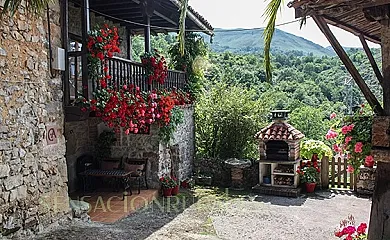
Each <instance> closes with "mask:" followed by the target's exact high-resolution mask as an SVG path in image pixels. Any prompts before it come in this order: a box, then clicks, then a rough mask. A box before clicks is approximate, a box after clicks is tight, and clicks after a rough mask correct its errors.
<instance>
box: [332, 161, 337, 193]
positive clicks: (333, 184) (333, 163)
mask: <svg viewBox="0 0 390 240" xmlns="http://www.w3.org/2000/svg"><path fill="white" fill-rule="evenodd" d="M335 161H336V158H335V157H332V171H331V180H332V187H334V186H335V180H334V178H335V176H334V172H335V170H336V167H335Z"/></svg>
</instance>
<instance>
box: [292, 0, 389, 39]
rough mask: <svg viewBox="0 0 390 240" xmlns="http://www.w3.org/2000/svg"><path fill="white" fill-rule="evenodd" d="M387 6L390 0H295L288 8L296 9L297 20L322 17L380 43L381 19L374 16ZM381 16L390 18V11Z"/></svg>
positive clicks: (329, 22) (332, 23)
mask: <svg viewBox="0 0 390 240" xmlns="http://www.w3.org/2000/svg"><path fill="white" fill-rule="evenodd" d="M387 4H390V0H294V1H292V2H290V3H289V4H288V6H289V7H293V8H295V17H296V18H301V17H305V16H313V15H317V16H321V17H323V19H324V20H325V21H326V22H327V23H328V24H331V25H333V26H336V27H339V28H341V29H344V30H346V31H348V32H351V33H353V34H355V35H357V36H360V35H363V36H364V37H365V38H366V39H367V40H369V41H372V42H374V43H380V42H381V23H380V20H381V19H380V17H378V18H376V17H374V18H373V17H372V16H373V15H375V14H378V13H377V11H380V9H381V8H383V7H384V6H385V7H386V8H387V6H386V5H387ZM381 14H385V15H386V16H383V18H388V17H389V11H387V12H386V13H381Z"/></svg>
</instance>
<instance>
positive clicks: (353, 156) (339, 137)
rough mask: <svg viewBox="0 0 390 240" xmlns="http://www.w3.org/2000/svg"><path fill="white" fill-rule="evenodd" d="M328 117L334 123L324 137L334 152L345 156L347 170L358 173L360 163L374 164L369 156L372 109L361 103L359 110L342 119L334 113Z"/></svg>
mask: <svg viewBox="0 0 390 240" xmlns="http://www.w3.org/2000/svg"><path fill="white" fill-rule="evenodd" d="M330 118H331V121H334V123H333V125H332V126H331V128H330V129H329V131H328V133H327V134H326V135H325V138H326V139H327V140H328V141H330V142H331V143H332V148H333V151H334V152H335V153H336V154H341V155H346V156H347V158H348V163H349V166H348V169H347V171H348V172H353V173H358V170H359V167H360V166H361V165H362V164H364V165H370V166H372V165H373V164H374V158H373V157H372V156H371V127H372V120H373V113H372V111H371V110H370V109H367V108H366V107H365V106H364V104H362V105H361V106H360V110H358V111H357V112H356V113H355V114H354V115H352V116H348V117H345V118H344V119H343V120H340V119H337V116H336V114H334V113H332V114H331V116H330ZM340 125H341V127H340Z"/></svg>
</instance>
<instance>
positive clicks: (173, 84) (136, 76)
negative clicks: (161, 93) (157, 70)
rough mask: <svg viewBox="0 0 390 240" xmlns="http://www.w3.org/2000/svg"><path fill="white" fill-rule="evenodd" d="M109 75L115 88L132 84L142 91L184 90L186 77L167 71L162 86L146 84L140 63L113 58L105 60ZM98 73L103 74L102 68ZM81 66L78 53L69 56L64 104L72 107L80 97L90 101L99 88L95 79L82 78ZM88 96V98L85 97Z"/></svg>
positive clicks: (183, 73) (177, 72) (143, 69)
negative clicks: (66, 91)
mask: <svg viewBox="0 0 390 240" xmlns="http://www.w3.org/2000/svg"><path fill="white" fill-rule="evenodd" d="M107 64H108V69H109V75H110V76H111V83H112V85H113V87H115V88H121V87H122V86H123V85H125V84H126V85H129V84H133V85H135V86H138V87H140V89H141V90H143V91H148V90H151V89H172V88H177V89H184V88H185V87H186V85H187V77H186V73H185V72H181V71H175V70H168V76H167V78H166V79H165V82H164V84H158V83H156V82H154V83H153V84H152V85H149V84H147V80H146V79H145V68H144V66H143V65H142V64H141V63H137V62H133V61H130V60H127V59H123V58H118V57H113V58H107ZM98 71H100V73H103V68H100V69H99V70H98ZM81 73H82V64H81V54H80V52H77V53H76V52H75V53H70V54H69V79H68V82H67V83H66V84H68V86H67V88H65V89H68V91H69V92H68V93H65V97H66V98H68V99H65V102H66V103H69V105H72V103H74V101H75V99H77V98H78V97H80V96H84V97H85V98H88V99H90V98H91V97H92V92H93V91H94V90H96V89H97V88H98V87H99V86H98V84H97V82H98V81H97V80H98V79H96V77H95V78H93V76H92V74H89V75H90V76H88V78H87V79H85V78H84V81H83V76H82V74H81ZM86 95H88V96H86Z"/></svg>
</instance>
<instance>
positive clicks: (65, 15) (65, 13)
mask: <svg viewBox="0 0 390 240" xmlns="http://www.w3.org/2000/svg"><path fill="white" fill-rule="evenodd" d="M61 29H62V47H63V48H64V49H65V59H64V61H65V71H64V72H63V74H62V84H63V90H64V106H69V105H70V90H69V89H70V87H69V56H68V51H69V49H68V45H69V3H68V0H61Z"/></svg>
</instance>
